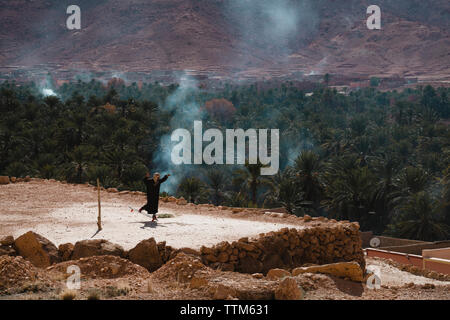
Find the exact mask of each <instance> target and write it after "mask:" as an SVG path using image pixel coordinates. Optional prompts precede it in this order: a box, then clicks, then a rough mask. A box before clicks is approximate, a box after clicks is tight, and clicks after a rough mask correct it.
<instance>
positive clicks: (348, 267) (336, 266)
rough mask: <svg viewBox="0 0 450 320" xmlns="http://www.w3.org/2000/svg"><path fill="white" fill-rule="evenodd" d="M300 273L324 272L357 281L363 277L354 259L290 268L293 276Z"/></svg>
mask: <svg viewBox="0 0 450 320" xmlns="http://www.w3.org/2000/svg"><path fill="white" fill-rule="evenodd" d="M302 273H324V274H329V275H333V276H336V277H340V278H349V279H350V280H352V281H357V282H361V281H363V279H364V277H363V271H362V269H361V267H360V265H359V264H358V263H357V262H355V261H351V262H339V263H331V264H324V265H321V266H311V267H302V268H295V269H294V270H292V275H293V276H297V275H299V274H302Z"/></svg>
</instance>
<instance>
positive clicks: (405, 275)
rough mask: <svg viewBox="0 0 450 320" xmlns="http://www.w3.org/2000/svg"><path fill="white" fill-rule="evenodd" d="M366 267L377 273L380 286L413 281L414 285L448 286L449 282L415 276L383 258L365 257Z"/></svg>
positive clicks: (396, 285)
mask: <svg viewBox="0 0 450 320" xmlns="http://www.w3.org/2000/svg"><path fill="white" fill-rule="evenodd" d="M366 268H367V269H368V270H372V271H373V272H375V274H376V275H378V277H379V278H380V280H381V285H382V286H389V287H401V286H405V285H407V284H410V283H414V284H415V285H425V284H434V285H437V286H448V287H450V282H448V281H439V280H435V279H430V278H426V277H422V276H416V275H414V274H412V273H409V272H406V271H402V270H400V269H398V268H396V267H394V266H392V265H390V264H389V263H387V262H386V261H384V260H383V259H378V258H368V257H366ZM447 299H450V293H449V296H447Z"/></svg>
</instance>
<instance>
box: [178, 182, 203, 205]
mask: <svg viewBox="0 0 450 320" xmlns="http://www.w3.org/2000/svg"><path fill="white" fill-rule="evenodd" d="M177 194H179V195H181V196H182V197H183V198H185V199H186V200H187V201H188V202H192V203H195V202H197V201H198V200H199V199H200V198H201V197H202V196H204V195H205V187H204V184H203V182H202V181H201V180H200V179H198V178H195V177H185V178H184V179H183V180H182V181H181V183H180V185H179V186H178V189H177Z"/></svg>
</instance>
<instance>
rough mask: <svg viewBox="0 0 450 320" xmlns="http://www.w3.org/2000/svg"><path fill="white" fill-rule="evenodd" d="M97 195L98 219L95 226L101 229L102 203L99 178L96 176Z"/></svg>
mask: <svg viewBox="0 0 450 320" xmlns="http://www.w3.org/2000/svg"><path fill="white" fill-rule="evenodd" d="M97 195H98V219H97V226H98V230H99V231H100V230H102V205H101V202H100V180H99V179H98V178H97Z"/></svg>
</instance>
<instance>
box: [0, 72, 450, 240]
mask: <svg viewBox="0 0 450 320" xmlns="http://www.w3.org/2000/svg"><path fill="white" fill-rule="evenodd" d="M178 88H179V85H178V84H174V85H170V86H163V85H161V84H159V83H151V84H144V85H143V86H142V87H139V86H138V85H137V84H135V83H133V84H131V85H126V84H125V83H124V82H123V81H113V82H110V83H108V85H103V84H102V83H101V82H98V81H95V80H92V81H90V82H82V81H78V82H74V83H69V84H65V85H63V86H62V87H60V88H59V89H58V90H56V92H57V94H58V96H47V97H44V96H42V95H41V94H40V93H39V89H38V87H37V86H36V85H35V84H33V83H30V84H28V85H21V86H18V85H17V84H15V83H14V82H4V83H2V84H1V85H0V112H1V114H2V117H1V119H0V174H5V175H9V176H16V177H21V176H25V175H32V176H36V177H42V178H47V179H50V178H54V179H61V180H66V181H69V182H74V183H85V182H91V183H94V182H95V180H96V179H97V178H99V179H100V181H101V183H102V185H104V186H105V187H116V188H119V189H128V190H130V189H131V190H144V185H143V184H142V177H143V176H144V174H145V172H146V171H148V170H154V169H158V166H159V164H158V163H156V162H155V155H156V154H157V153H158V152H161V151H160V150H161V149H160V148H161V145H160V144H161V137H163V136H164V135H167V134H169V133H170V132H171V131H172V130H173V129H174V128H172V127H171V126H172V123H173V121H172V120H173V117H175V116H177V113H176V112H175V111H174V110H173V109H167V108H165V104H164V101H166V100H167V99H168V98H169V97H170V96H171V95H172V94H174V92H176V91H177V89H178ZM449 93H450V90H449V89H448V88H438V89H435V88H433V87H431V86H425V87H417V88H416V89H405V90H404V91H402V92H396V91H392V92H380V91H377V90H376V89H374V88H367V89H363V90H359V91H356V92H351V93H349V94H340V93H338V92H337V91H336V90H335V89H333V88H328V87H326V86H321V87H319V88H318V89H317V90H315V91H314V93H313V94H312V95H311V94H308V95H307V94H306V92H305V91H303V90H301V88H298V87H297V86H296V85H294V84H292V83H289V82H286V83H282V84H280V85H276V86H273V87H267V86H260V85H257V84H253V85H231V84H229V85H225V87H224V88H223V89H220V90H214V91H212V90H207V89H199V88H193V89H192V90H191V91H190V93H189V100H190V103H195V104H196V105H198V106H199V109H200V111H201V115H202V117H203V119H202V120H203V123H204V125H205V126H207V127H214V128H219V129H220V128H222V129H226V128H243V129H246V128H278V129H280V137H281V138H280V168H281V170H280V171H279V173H278V174H277V175H275V176H271V177H268V176H261V175H260V166H261V165H260V164H256V165H250V164H247V165H244V166H206V165H205V166H199V167H195V169H192V168H191V169H189V170H187V169H186V170H183V169H182V168H181V169H180V170H178V171H177V174H178V176H179V178H180V179H179V183H178V184H177V185H176V186H175V188H174V189H173V190H172V193H173V195H175V196H178V197H179V196H183V197H184V198H185V199H187V200H188V201H190V202H195V203H206V202H210V203H214V204H215V205H226V206H241V207H266V208H275V207H284V208H286V210H288V211H289V212H290V213H292V214H295V215H304V214H308V215H311V216H327V217H329V218H335V219H346V220H352V221H358V222H359V223H360V224H361V228H362V230H372V231H374V232H375V233H377V234H386V235H392V236H397V237H404V238H410V239H420V240H442V239H448V238H449V237H450V187H449V185H450V184H449V182H450V131H449V127H448V125H449V123H450V120H449V117H450V102H449ZM179 108H183V105H182V103H181V104H180V106H179Z"/></svg>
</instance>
